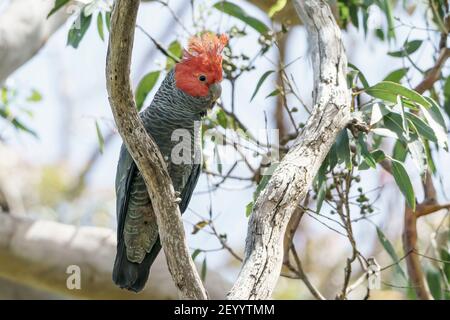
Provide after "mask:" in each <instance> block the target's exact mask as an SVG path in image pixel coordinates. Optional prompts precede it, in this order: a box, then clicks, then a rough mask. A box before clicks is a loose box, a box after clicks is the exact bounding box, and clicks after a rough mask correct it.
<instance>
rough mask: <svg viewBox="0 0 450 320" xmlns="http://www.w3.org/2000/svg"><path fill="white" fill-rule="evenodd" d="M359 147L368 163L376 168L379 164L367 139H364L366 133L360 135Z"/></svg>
mask: <svg viewBox="0 0 450 320" xmlns="http://www.w3.org/2000/svg"><path fill="white" fill-rule="evenodd" d="M358 147H359V149H360V152H361V155H362V157H363V158H364V160H365V161H366V163H367V164H368V165H369V166H370V167H371V168H375V167H376V166H377V163H376V161H375V159H374V158H373V156H372V154H371V153H370V152H369V150H368V149H367V145H366V141H365V139H364V134H363V133H362V132H360V133H359V135H358Z"/></svg>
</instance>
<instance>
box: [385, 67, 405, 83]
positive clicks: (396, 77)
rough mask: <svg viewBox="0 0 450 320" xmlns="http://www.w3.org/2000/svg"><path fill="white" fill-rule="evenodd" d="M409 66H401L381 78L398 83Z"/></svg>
mask: <svg viewBox="0 0 450 320" xmlns="http://www.w3.org/2000/svg"><path fill="white" fill-rule="evenodd" d="M408 71H409V68H401V69H398V70H394V71H392V72H391V73H389V74H388V75H387V76H386V78H384V79H383V81H391V82H396V83H400V81H401V80H402V79H403V78H404V77H405V76H406V74H407V73H408Z"/></svg>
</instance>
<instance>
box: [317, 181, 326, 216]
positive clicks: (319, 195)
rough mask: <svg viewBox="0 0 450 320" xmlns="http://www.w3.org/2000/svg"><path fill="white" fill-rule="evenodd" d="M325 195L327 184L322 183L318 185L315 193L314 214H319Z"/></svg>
mask: <svg viewBox="0 0 450 320" xmlns="http://www.w3.org/2000/svg"><path fill="white" fill-rule="evenodd" d="M326 193H327V184H326V183H325V182H324V183H322V184H321V185H320V188H319V191H318V192H317V200H316V203H317V204H316V212H317V213H320V209H322V204H323V201H324V200H325V195H326Z"/></svg>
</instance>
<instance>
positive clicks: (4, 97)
mask: <svg viewBox="0 0 450 320" xmlns="http://www.w3.org/2000/svg"><path fill="white" fill-rule="evenodd" d="M0 100H1V102H2V103H3V104H8V90H7V89H6V88H5V87H3V88H2V90H1V94H0Z"/></svg>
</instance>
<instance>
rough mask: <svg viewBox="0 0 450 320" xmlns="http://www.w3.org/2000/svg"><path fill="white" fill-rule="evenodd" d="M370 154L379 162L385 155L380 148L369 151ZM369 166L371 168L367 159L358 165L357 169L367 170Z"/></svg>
mask: <svg viewBox="0 0 450 320" xmlns="http://www.w3.org/2000/svg"><path fill="white" fill-rule="evenodd" d="M370 155H371V157H372V158H373V159H374V160H375V162H376V163H380V162H381V161H383V160H384V159H386V155H385V154H384V152H383V151H382V150H374V151H372V152H371V153H370ZM369 168H371V167H370V166H369V164H368V163H367V161H364V162H363V163H361V164H360V165H359V166H358V169H359V170H367V169H369Z"/></svg>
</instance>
